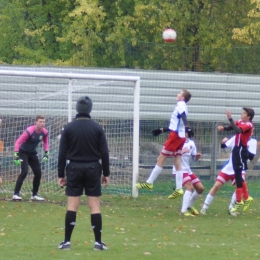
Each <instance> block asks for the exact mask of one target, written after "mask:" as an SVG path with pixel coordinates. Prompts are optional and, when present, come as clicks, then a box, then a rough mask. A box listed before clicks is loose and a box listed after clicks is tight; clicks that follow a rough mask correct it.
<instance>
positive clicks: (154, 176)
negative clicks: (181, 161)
mask: <svg viewBox="0 0 260 260" xmlns="http://www.w3.org/2000/svg"><path fill="white" fill-rule="evenodd" d="M162 169H163V168H162V167H159V166H157V165H155V167H154V168H153V170H152V172H151V174H150V176H149V178H148V179H147V181H146V182H147V183H149V184H153V182H154V181H155V180H156V179H157V177H158V176H159V174H160V173H161V172H162Z"/></svg>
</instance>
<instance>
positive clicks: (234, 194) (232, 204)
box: [228, 192, 237, 209]
mask: <svg viewBox="0 0 260 260" xmlns="http://www.w3.org/2000/svg"><path fill="white" fill-rule="evenodd" d="M236 201H237V196H236V192H234V193H233V194H232V197H231V201H230V204H229V207H228V209H232V208H233V207H234V206H235V203H236Z"/></svg>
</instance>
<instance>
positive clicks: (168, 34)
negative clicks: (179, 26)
mask: <svg viewBox="0 0 260 260" xmlns="http://www.w3.org/2000/svg"><path fill="white" fill-rule="evenodd" d="M162 37H163V39H164V41H165V42H174V41H175V40H176V38H177V33H176V32H175V31H174V30H173V29H171V28H168V29H166V30H164V31H163V34H162Z"/></svg>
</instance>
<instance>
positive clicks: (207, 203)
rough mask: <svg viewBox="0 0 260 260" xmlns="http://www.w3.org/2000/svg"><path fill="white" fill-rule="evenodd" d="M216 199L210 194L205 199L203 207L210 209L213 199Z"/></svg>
mask: <svg viewBox="0 0 260 260" xmlns="http://www.w3.org/2000/svg"><path fill="white" fill-rule="evenodd" d="M213 199H214V196H212V195H210V194H208V195H207V197H206V199H205V201H204V205H203V207H202V208H203V209H208V208H209V205H210V204H211V202H212V201H213Z"/></svg>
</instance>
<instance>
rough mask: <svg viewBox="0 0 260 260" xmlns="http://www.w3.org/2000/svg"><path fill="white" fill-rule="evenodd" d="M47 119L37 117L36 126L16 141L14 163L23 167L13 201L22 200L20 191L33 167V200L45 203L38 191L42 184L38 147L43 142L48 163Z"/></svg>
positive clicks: (40, 116) (41, 116) (44, 158)
mask: <svg viewBox="0 0 260 260" xmlns="http://www.w3.org/2000/svg"><path fill="white" fill-rule="evenodd" d="M44 125H45V117H44V116H43V115H38V116H36V119H35V124H34V125H33V126H29V127H28V128H27V129H26V130H25V131H24V132H23V133H22V134H21V135H20V137H19V138H18V139H17V140H16V142H15V145H14V163H15V164H16V165H17V166H20V167H21V173H20V175H19V176H18V178H17V181H16V185H15V188H14V195H13V200H22V197H21V196H20V190H21V188H22V185H23V181H24V179H25V178H26V176H27V174H28V168H29V166H30V167H31V169H32V171H33V174H34V178H33V189H32V196H31V200H36V201H44V200H45V199H44V198H42V197H41V196H40V195H39V194H38V190H39V187H40V182H41V176H42V172H41V164H40V162H39V159H38V155H37V152H36V147H37V145H38V144H39V143H40V142H41V141H43V147H44V150H45V154H44V156H43V159H42V161H43V162H46V161H48V157H49V143H48V131H47V130H46V129H45V128H44Z"/></svg>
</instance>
